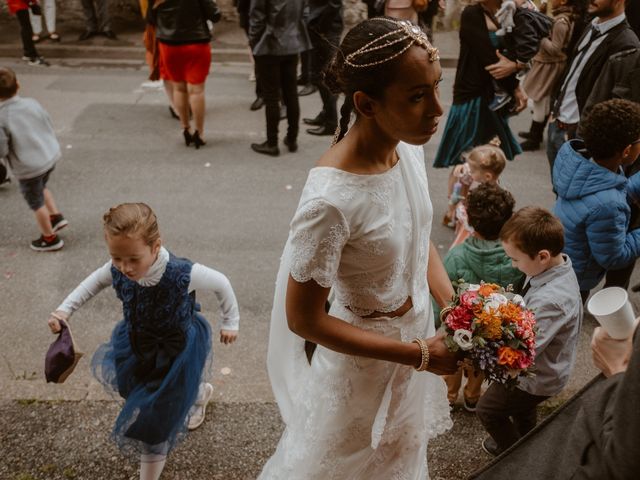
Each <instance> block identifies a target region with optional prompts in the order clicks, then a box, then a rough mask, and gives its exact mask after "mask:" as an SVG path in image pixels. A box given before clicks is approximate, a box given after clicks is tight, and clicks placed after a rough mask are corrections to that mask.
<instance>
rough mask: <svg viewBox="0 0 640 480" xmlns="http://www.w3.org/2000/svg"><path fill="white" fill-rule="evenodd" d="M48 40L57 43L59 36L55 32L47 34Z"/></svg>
mask: <svg viewBox="0 0 640 480" xmlns="http://www.w3.org/2000/svg"><path fill="white" fill-rule="evenodd" d="M49 40H51V41H52V42H59V41H60V35H58V34H57V33H56V32H53V33H50V34H49Z"/></svg>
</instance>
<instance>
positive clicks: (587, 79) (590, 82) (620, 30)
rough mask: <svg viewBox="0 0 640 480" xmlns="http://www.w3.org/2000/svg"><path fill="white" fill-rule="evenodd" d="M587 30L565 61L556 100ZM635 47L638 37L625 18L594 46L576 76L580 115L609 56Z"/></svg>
mask: <svg viewBox="0 0 640 480" xmlns="http://www.w3.org/2000/svg"><path fill="white" fill-rule="evenodd" d="M589 32H590V29H589V28H585V29H584V32H583V33H582V36H581V37H580V40H578V42H577V44H576V47H575V48H574V50H573V54H572V55H571V58H570V59H569V60H568V61H567V64H566V68H565V72H564V74H563V75H562V78H561V79H560V81H559V82H558V84H557V87H556V88H557V91H556V94H555V95H554V98H555V99H556V100H557V97H558V94H559V92H560V89H561V88H562V85H563V84H564V81H565V79H566V77H567V75H568V73H569V70H570V69H571V64H572V63H573V59H574V58H575V57H576V55H578V46H579V45H580V43H582V40H583V39H584V38H585V36H586V35H587V34H589ZM636 47H640V41H638V37H636V34H635V33H633V30H631V28H630V27H629V24H628V23H627V21H626V20H625V21H624V22H622V23H620V24H618V25H616V26H615V27H613V28H612V29H611V30H609V33H608V34H607V36H606V37H605V39H604V40H603V42H602V43H601V44H600V45H598V48H596V50H595V51H594V52H593V54H592V55H591V56H590V57H589V59H588V60H587V63H586V65H585V66H584V69H583V70H582V72H581V73H580V77H579V78H578V84H577V85H576V99H577V101H578V111H579V112H580V116H581V117H582V112H583V111H584V107H585V104H586V103H587V99H588V98H589V95H590V94H591V91H592V90H593V87H594V85H595V84H596V82H597V81H598V77H600V74H601V73H602V71H603V69H604V66H605V64H606V63H607V60H609V57H611V56H612V55H614V54H616V53H618V52H621V51H623V50H628V49H630V48H636Z"/></svg>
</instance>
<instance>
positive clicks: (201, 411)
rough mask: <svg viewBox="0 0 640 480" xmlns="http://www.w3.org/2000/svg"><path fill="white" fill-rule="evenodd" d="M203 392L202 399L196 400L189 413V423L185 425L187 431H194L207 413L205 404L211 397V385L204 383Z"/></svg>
mask: <svg viewBox="0 0 640 480" xmlns="http://www.w3.org/2000/svg"><path fill="white" fill-rule="evenodd" d="M203 390H204V392H203V397H204V398H198V399H197V400H196V403H194V404H193V407H191V410H190V411H189V423H188V424H187V428H188V429H189V430H195V429H196V428H198V427H199V426H200V425H202V423H203V422H204V418H205V416H206V413H207V404H208V403H209V401H210V400H211V397H212V396H213V385H211V384H210V383H204V384H203Z"/></svg>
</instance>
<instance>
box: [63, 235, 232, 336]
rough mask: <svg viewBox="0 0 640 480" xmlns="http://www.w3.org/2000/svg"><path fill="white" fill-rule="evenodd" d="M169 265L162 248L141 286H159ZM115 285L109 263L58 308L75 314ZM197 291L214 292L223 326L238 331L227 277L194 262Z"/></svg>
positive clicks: (193, 284)
mask: <svg viewBox="0 0 640 480" xmlns="http://www.w3.org/2000/svg"><path fill="white" fill-rule="evenodd" d="M168 262H169V252H168V251H167V249H166V248H164V247H161V248H160V252H159V253H158V258H157V259H156V261H155V262H154V263H153V265H151V267H149V271H148V272H147V273H146V275H145V276H144V277H143V278H141V279H140V280H137V283H138V284H139V285H140V286H142V287H152V286H154V285H157V284H158V282H160V279H161V278H162V275H164V271H165V270H166V268H167V263H168ZM112 282H113V277H112V275H111V261H108V262H107V263H105V264H104V265H103V266H102V267H100V268H98V269H97V270H96V271H95V272H93V273H92V274H91V275H89V276H88V277H87V278H85V279H84V280H83V281H82V283H80V285H78V286H77V287H76V288H75V290H73V292H71V293H70V294H69V296H68V297H67V298H65V299H64V301H63V302H62V304H60V306H59V307H58V308H57V309H58V310H61V311H63V312H66V313H68V314H69V315H72V314H73V313H74V312H75V311H76V310H78V309H79V308H80V307H81V306H82V305H84V304H85V303H86V302H87V301H89V300H90V299H91V298H93V297H94V296H95V295H97V294H98V293H100V292H101V291H102V290H103V289H105V288H107V287H110V286H111V284H112ZM193 290H213V291H214V293H215V295H216V297H217V298H218V302H219V304H220V311H221V312H222V321H221V324H220V328H221V329H222V330H235V331H237V330H238V329H239V328H240V313H239V311H238V301H237V300H236V296H235V294H234V293H233V288H232V287H231V283H230V282H229V279H228V278H227V277H226V276H225V275H224V274H222V273H220V272H218V271H217V270H214V269H212V268H209V267H205V266H204V265H201V264H199V263H194V264H193V266H192V267H191V281H190V282H189V291H193Z"/></svg>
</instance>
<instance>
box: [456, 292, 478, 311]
mask: <svg viewBox="0 0 640 480" xmlns="http://www.w3.org/2000/svg"><path fill="white" fill-rule="evenodd" d="M478 297H479V295H478V291H477V290H467V291H466V292H463V293H462V294H460V304H461V305H464V306H465V307H467V308H473V307H474V306H475V304H476V303H478Z"/></svg>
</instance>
